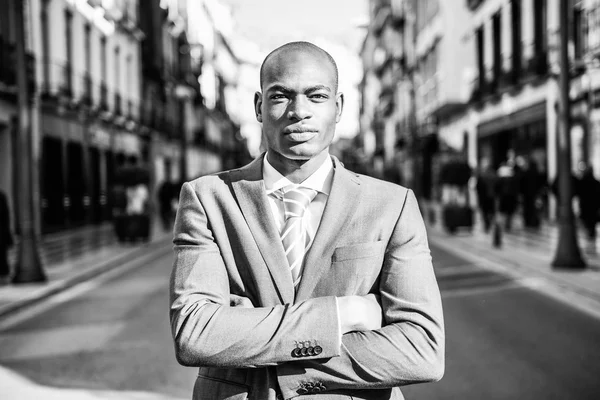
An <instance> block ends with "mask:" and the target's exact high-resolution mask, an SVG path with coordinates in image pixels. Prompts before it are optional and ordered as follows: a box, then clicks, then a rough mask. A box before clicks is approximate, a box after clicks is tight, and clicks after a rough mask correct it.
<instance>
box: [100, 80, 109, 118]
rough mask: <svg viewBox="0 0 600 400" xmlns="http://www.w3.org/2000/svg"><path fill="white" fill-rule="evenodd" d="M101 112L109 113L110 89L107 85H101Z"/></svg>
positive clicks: (102, 83)
mask: <svg viewBox="0 0 600 400" xmlns="http://www.w3.org/2000/svg"><path fill="white" fill-rule="evenodd" d="M100 110H101V111H108V88H107V87H106V83H104V82H101V83H100Z"/></svg>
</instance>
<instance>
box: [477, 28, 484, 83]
mask: <svg viewBox="0 0 600 400" xmlns="http://www.w3.org/2000/svg"><path fill="white" fill-rule="evenodd" d="M475 38H476V39H475V45H476V46H477V47H476V49H475V54H476V57H477V72H478V77H479V89H483V88H484V87H485V58H484V55H485V35H484V30H483V26H480V27H479V28H478V29H477V31H476V32H475Z"/></svg>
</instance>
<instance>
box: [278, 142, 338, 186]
mask: <svg viewBox="0 0 600 400" xmlns="http://www.w3.org/2000/svg"><path fill="white" fill-rule="evenodd" d="M327 157H329V151H328V149H325V150H323V151H322V152H321V153H319V154H317V155H316V156H314V157H312V158H309V159H308V160H291V159H289V158H286V157H284V156H283V155H281V154H279V153H277V152H275V151H269V152H268V153H267V159H268V160H269V163H270V164H271V165H272V166H273V168H275V169H276V170H277V171H278V172H279V173H280V174H281V175H283V176H285V177H286V178H287V179H289V180H290V181H291V182H293V183H302V182H304V181H305V180H306V178H308V177H309V176H311V175H312V174H313V173H314V172H315V171H316V170H317V169H319V167H320V166H321V165H322V164H323V163H324V162H325V160H326V159H327Z"/></svg>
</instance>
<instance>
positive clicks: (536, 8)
mask: <svg viewBox="0 0 600 400" xmlns="http://www.w3.org/2000/svg"><path fill="white" fill-rule="evenodd" d="M546 14H547V12H546V0H534V3H533V26H534V28H533V29H534V37H533V40H534V42H533V47H534V51H535V52H536V53H538V52H543V51H546V49H547V42H548V32H547V31H548V23H547V16H546Z"/></svg>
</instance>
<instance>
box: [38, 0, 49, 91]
mask: <svg viewBox="0 0 600 400" xmlns="http://www.w3.org/2000/svg"><path fill="white" fill-rule="evenodd" d="M40 22H41V25H42V26H41V29H42V73H43V75H44V84H43V91H44V92H48V91H49V89H50V88H49V85H50V29H49V26H48V1H47V0H43V1H42V9H41V11H40Z"/></svg>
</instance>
